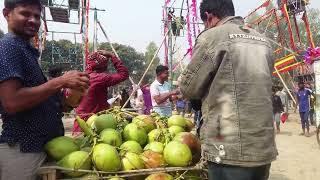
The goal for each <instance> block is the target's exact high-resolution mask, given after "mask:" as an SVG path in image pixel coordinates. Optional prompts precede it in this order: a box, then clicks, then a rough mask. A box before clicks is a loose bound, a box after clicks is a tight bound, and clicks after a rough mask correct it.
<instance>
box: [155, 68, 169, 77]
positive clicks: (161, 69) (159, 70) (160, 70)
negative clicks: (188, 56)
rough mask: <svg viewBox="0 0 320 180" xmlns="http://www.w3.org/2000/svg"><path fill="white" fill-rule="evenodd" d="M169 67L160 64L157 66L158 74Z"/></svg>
mask: <svg viewBox="0 0 320 180" xmlns="http://www.w3.org/2000/svg"><path fill="white" fill-rule="evenodd" d="M168 70H169V68H168V67H167V66H163V65H159V66H157V68H156V74H157V76H159V75H160V74H161V73H163V72H164V71H168Z"/></svg>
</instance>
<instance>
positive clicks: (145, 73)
mask: <svg viewBox="0 0 320 180" xmlns="http://www.w3.org/2000/svg"><path fill="white" fill-rule="evenodd" d="M169 32H170V29H169V31H167V32H166V34H165V36H164V37H163V40H162V42H161V44H160V46H159V48H158V49H157V51H156V53H155V54H154V56H153V58H152V59H151V61H150V63H149V65H148V67H147V69H146V70H145V72H144V73H143V75H142V77H141V79H140V81H139V83H138V84H137V85H138V87H139V86H140V85H141V83H142V81H143V79H144V77H145V76H146V75H147V72H148V71H149V69H150V68H151V65H152V64H153V61H154V60H155V59H156V57H157V55H158V53H159V51H160V49H161V47H162V45H163V44H164V42H165V40H166V38H167V36H168V34H169ZM137 90H138V89H137V88H134V89H133V91H132V93H131V94H130V96H129V98H128V100H127V101H126V102H125V103H124V105H123V106H122V109H123V108H124V107H126V105H127V104H128V103H129V102H130V99H131V98H132V97H133V95H134V94H135V93H136V92H137Z"/></svg>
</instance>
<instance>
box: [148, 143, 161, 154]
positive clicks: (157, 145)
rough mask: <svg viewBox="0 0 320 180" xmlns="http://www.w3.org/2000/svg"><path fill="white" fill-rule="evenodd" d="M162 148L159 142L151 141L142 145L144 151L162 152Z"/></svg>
mask: <svg viewBox="0 0 320 180" xmlns="http://www.w3.org/2000/svg"><path fill="white" fill-rule="evenodd" d="M163 149H164V145H163V144H162V143H161V142H156V141H154V142H151V143H149V144H147V145H146V146H145V147H144V150H145V151H148V150H150V151H153V152H157V153H160V154H162V153H163Z"/></svg>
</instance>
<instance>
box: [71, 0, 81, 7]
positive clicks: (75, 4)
mask: <svg viewBox="0 0 320 180" xmlns="http://www.w3.org/2000/svg"><path fill="white" fill-rule="evenodd" d="M69 7H70V9H79V7H80V1H79V0H69Z"/></svg>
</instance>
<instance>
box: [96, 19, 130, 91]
mask: <svg viewBox="0 0 320 180" xmlns="http://www.w3.org/2000/svg"><path fill="white" fill-rule="evenodd" d="M97 24H98V25H99V27H100V29H101V31H102V33H103V35H104V36H105V37H106V39H107V41H108V43H109V44H110V47H111V49H112V51H113V53H114V54H115V55H116V57H117V58H118V59H120V57H119V55H118V53H117V51H116V50H115V49H114V47H113V45H112V41H111V40H110V38H109V37H108V35H107V33H106V31H105V30H104V29H103V27H102V25H101V23H100V21H98V20H97ZM129 80H130V82H131V83H132V85H136V83H134V81H133V79H132V77H131V76H130V77H129Z"/></svg>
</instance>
